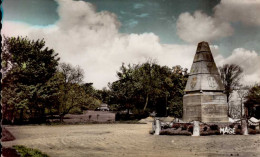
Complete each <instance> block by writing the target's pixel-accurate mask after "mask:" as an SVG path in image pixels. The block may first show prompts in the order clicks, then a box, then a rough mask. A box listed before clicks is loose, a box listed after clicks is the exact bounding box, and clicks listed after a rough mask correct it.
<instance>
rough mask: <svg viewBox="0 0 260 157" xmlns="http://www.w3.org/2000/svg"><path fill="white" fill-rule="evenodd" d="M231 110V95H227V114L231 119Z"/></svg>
mask: <svg viewBox="0 0 260 157" xmlns="http://www.w3.org/2000/svg"><path fill="white" fill-rule="evenodd" d="M229 110H230V108H229V93H227V114H228V117H230V113H229V112H230V111H229Z"/></svg>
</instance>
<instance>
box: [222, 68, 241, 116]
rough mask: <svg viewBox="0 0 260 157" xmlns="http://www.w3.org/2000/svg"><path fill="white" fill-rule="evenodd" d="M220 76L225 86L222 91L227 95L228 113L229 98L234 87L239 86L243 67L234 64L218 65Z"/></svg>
mask: <svg viewBox="0 0 260 157" xmlns="http://www.w3.org/2000/svg"><path fill="white" fill-rule="evenodd" d="M219 70H220V76H221V79H222V82H223V84H224V87H225V91H224V93H225V94H226V95H227V103H228V114H229V100H230V98H231V94H232V92H233V90H234V89H236V88H238V87H239V86H241V84H240V79H241V78H242V73H243V69H242V68H241V67H240V66H239V65H236V64H225V65H223V66H221V67H219Z"/></svg>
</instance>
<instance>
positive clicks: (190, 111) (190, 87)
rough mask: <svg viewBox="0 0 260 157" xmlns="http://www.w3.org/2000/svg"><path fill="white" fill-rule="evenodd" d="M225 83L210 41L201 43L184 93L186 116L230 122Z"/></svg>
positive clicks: (192, 118)
mask: <svg viewBox="0 0 260 157" xmlns="http://www.w3.org/2000/svg"><path fill="white" fill-rule="evenodd" d="M223 91H224V86H223V84H222V82H221V77H220V75H219V72H218V68H217V66H216V64H215V61H214V58H213V56H212V54H211V51H210V47H209V44H208V43H207V42H205V41H203V42H200V43H198V47H197V50H196V54H195V56H194V60H193V63H192V66H191V70H190V74H189V78H188V81H187V84H186V88H185V93H186V94H185V95H184V96H183V120H184V121H186V122H190V121H194V120H195V121H202V122H227V121H228V117H227V101H226V95H225V94H223Z"/></svg>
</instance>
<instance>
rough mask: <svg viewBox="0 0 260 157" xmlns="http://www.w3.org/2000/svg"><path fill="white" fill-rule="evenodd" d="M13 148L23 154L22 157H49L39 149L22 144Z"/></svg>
mask: <svg viewBox="0 0 260 157" xmlns="http://www.w3.org/2000/svg"><path fill="white" fill-rule="evenodd" d="M13 148H15V149H16V151H17V152H18V153H19V154H20V155H21V157H48V155H47V154H45V153H42V152H41V151H39V150H37V149H32V148H27V147H25V146H22V145H15V146H13Z"/></svg>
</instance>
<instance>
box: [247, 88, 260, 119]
mask: <svg viewBox="0 0 260 157" xmlns="http://www.w3.org/2000/svg"><path fill="white" fill-rule="evenodd" d="M257 105H258V106H257ZM259 105H260V84H256V85H254V86H253V87H252V88H251V89H249V92H248V95H247V96H246V102H245V107H247V108H248V115H249V116H253V117H256V118H260V107H259Z"/></svg>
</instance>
